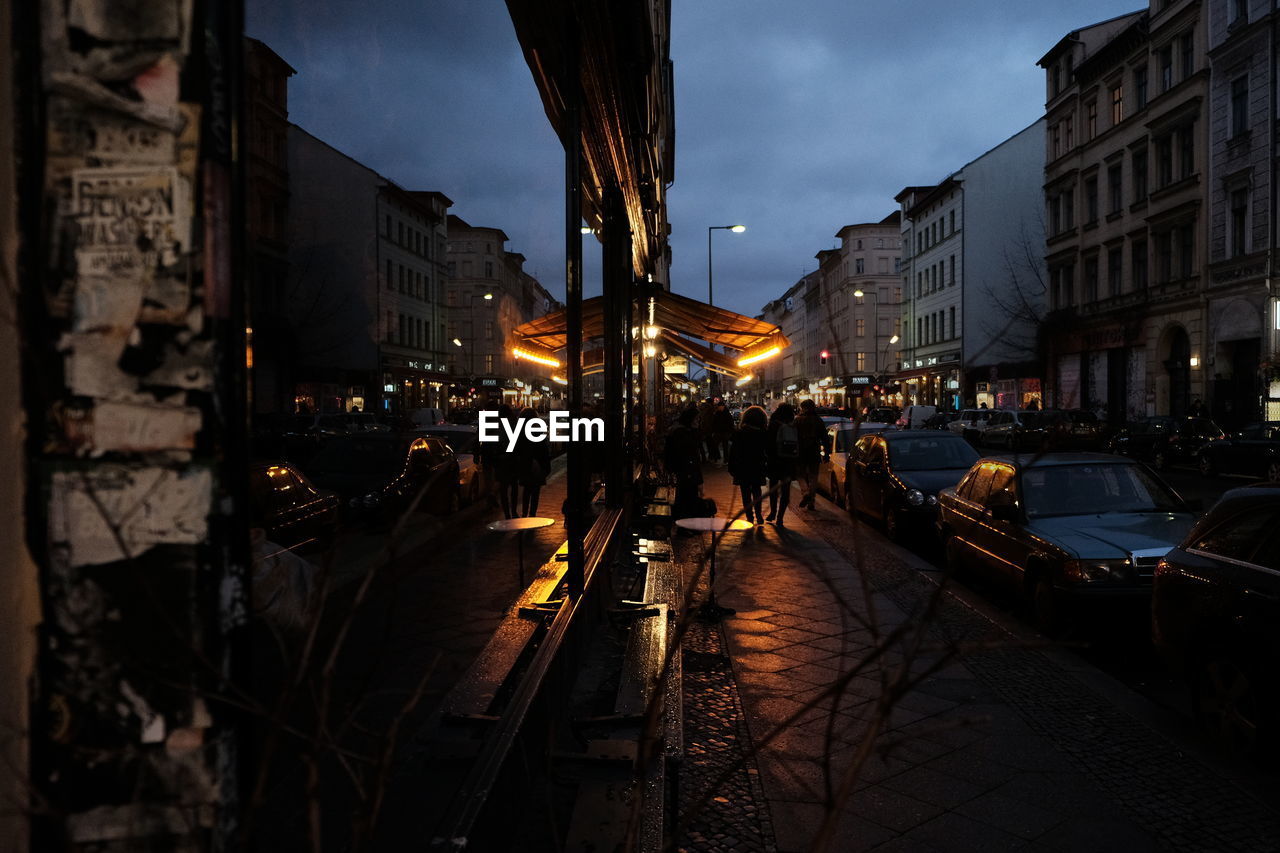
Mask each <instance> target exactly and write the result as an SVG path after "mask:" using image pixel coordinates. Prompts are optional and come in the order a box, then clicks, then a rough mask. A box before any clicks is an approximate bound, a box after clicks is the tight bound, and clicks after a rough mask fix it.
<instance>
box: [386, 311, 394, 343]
mask: <svg viewBox="0 0 1280 853" xmlns="http://www.w3.org/2000/svg"><path fill="white" fill-rule="evenodd" d="M395 336H396V315H395V314H392V313H391V312H390V311H388V312H387V343H392V342H394V341H395V339H396V337H395Z"/></svg>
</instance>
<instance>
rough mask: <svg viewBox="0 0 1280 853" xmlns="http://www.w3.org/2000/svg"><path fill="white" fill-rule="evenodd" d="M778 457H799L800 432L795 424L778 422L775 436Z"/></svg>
mask: <svg viewBox="0 0 1280 853" xmlns="http://www.w3.org/2000/svg"><path fill="white" fill-rule="evenodd" d="M775 441H776V442H777V451H778V458H779V459H799V458H800V433H798V432H796V426H795V424H787V423H780V424H778V435H777V437H776V438H775Z"/></svg>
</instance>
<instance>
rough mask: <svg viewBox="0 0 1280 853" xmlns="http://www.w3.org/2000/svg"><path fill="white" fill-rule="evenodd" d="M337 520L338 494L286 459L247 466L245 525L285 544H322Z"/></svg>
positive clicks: (315, 545)
mask: <svg viewBox="0 0 1280 853" xmlns="http://www.w3.org/2000/svg"><path fill="white" fill-rule="evenodd" d="M337 521H338V496H337V495H335V494H334V493H333V492H330V491H326V490H322V489H318V488H316V487H315V485H314V484H313V483H312V482H311V481H310V480H308V479H307V477H306V475H305V474H303V473H302V472H301V471H299V470H298V469H297V468H295V467H293V466H292V465H290V464H288V463H287V462H280V461H275V462H255V463H253V464H251V465H250V466H249V525H250V526H251V527H260V528H262V529H263V530H264V531H266V538H267V539H268V540H270V541H271V542H274V543H275V544H277V545H280V546H282V547H285V548H297V549H301V550H307V549H310V548H314V547H324V546H325V545H326V544H327V543H328V541H329V540H330V539H331V538H332V535H333V531H334V527H335V525H336V524H337Z"/></svg>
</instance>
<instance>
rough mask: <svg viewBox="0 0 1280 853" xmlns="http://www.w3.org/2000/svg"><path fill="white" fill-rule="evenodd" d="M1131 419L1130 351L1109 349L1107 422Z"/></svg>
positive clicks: (1122, 421) (1118, 422) (1120, 422)
mask: <svg viewBox="0 0 1280 853" xmlns="http://www.w3.org/2000/svg"><path fill="white" fill-rule="evenodd" d="M1128 419H1129V351H1128V350H1126V349H1109V350H1107V422H1108V423H1110V424H1112V425H1118V424H1123V423H1124V422H1125V421H1126V420H1128Z"/></svg>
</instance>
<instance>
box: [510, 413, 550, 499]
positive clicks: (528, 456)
mask: <svg viewBox="0 0 1280 853" xmlns="http://www.w3.org/2000/svg"><path fill="white" fill-rule="evenodd" d="M536 417H538V413H537V412H535V411H534V410H533V409H531V408H525V409H524V410H523V411H522V412H520V420H522V421H530V420H533V419H534V418H536ZM515 453H516V459H517V464H518V466H519V469H518V470H519V484H520V485H521V486H523V487H524V496H523V498H522V499H521V504H520V508H521V510H522V513H521V514H522V515H524V516H525V517H526V518H529V517H532V516H535V515H537V514H538V497H539V496H540V495H541V493H542V487H543V486H545V485H546V484H547V474H549V473H550V472H551V450H550V449H549V448H548V447H547V442H545V441H532V440H531V439H530V438H529V436H528V433H527V431H526V430H524V429H521V431H520V438H519V439H518V440H517V441H516V450H515Z"/></svg>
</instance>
